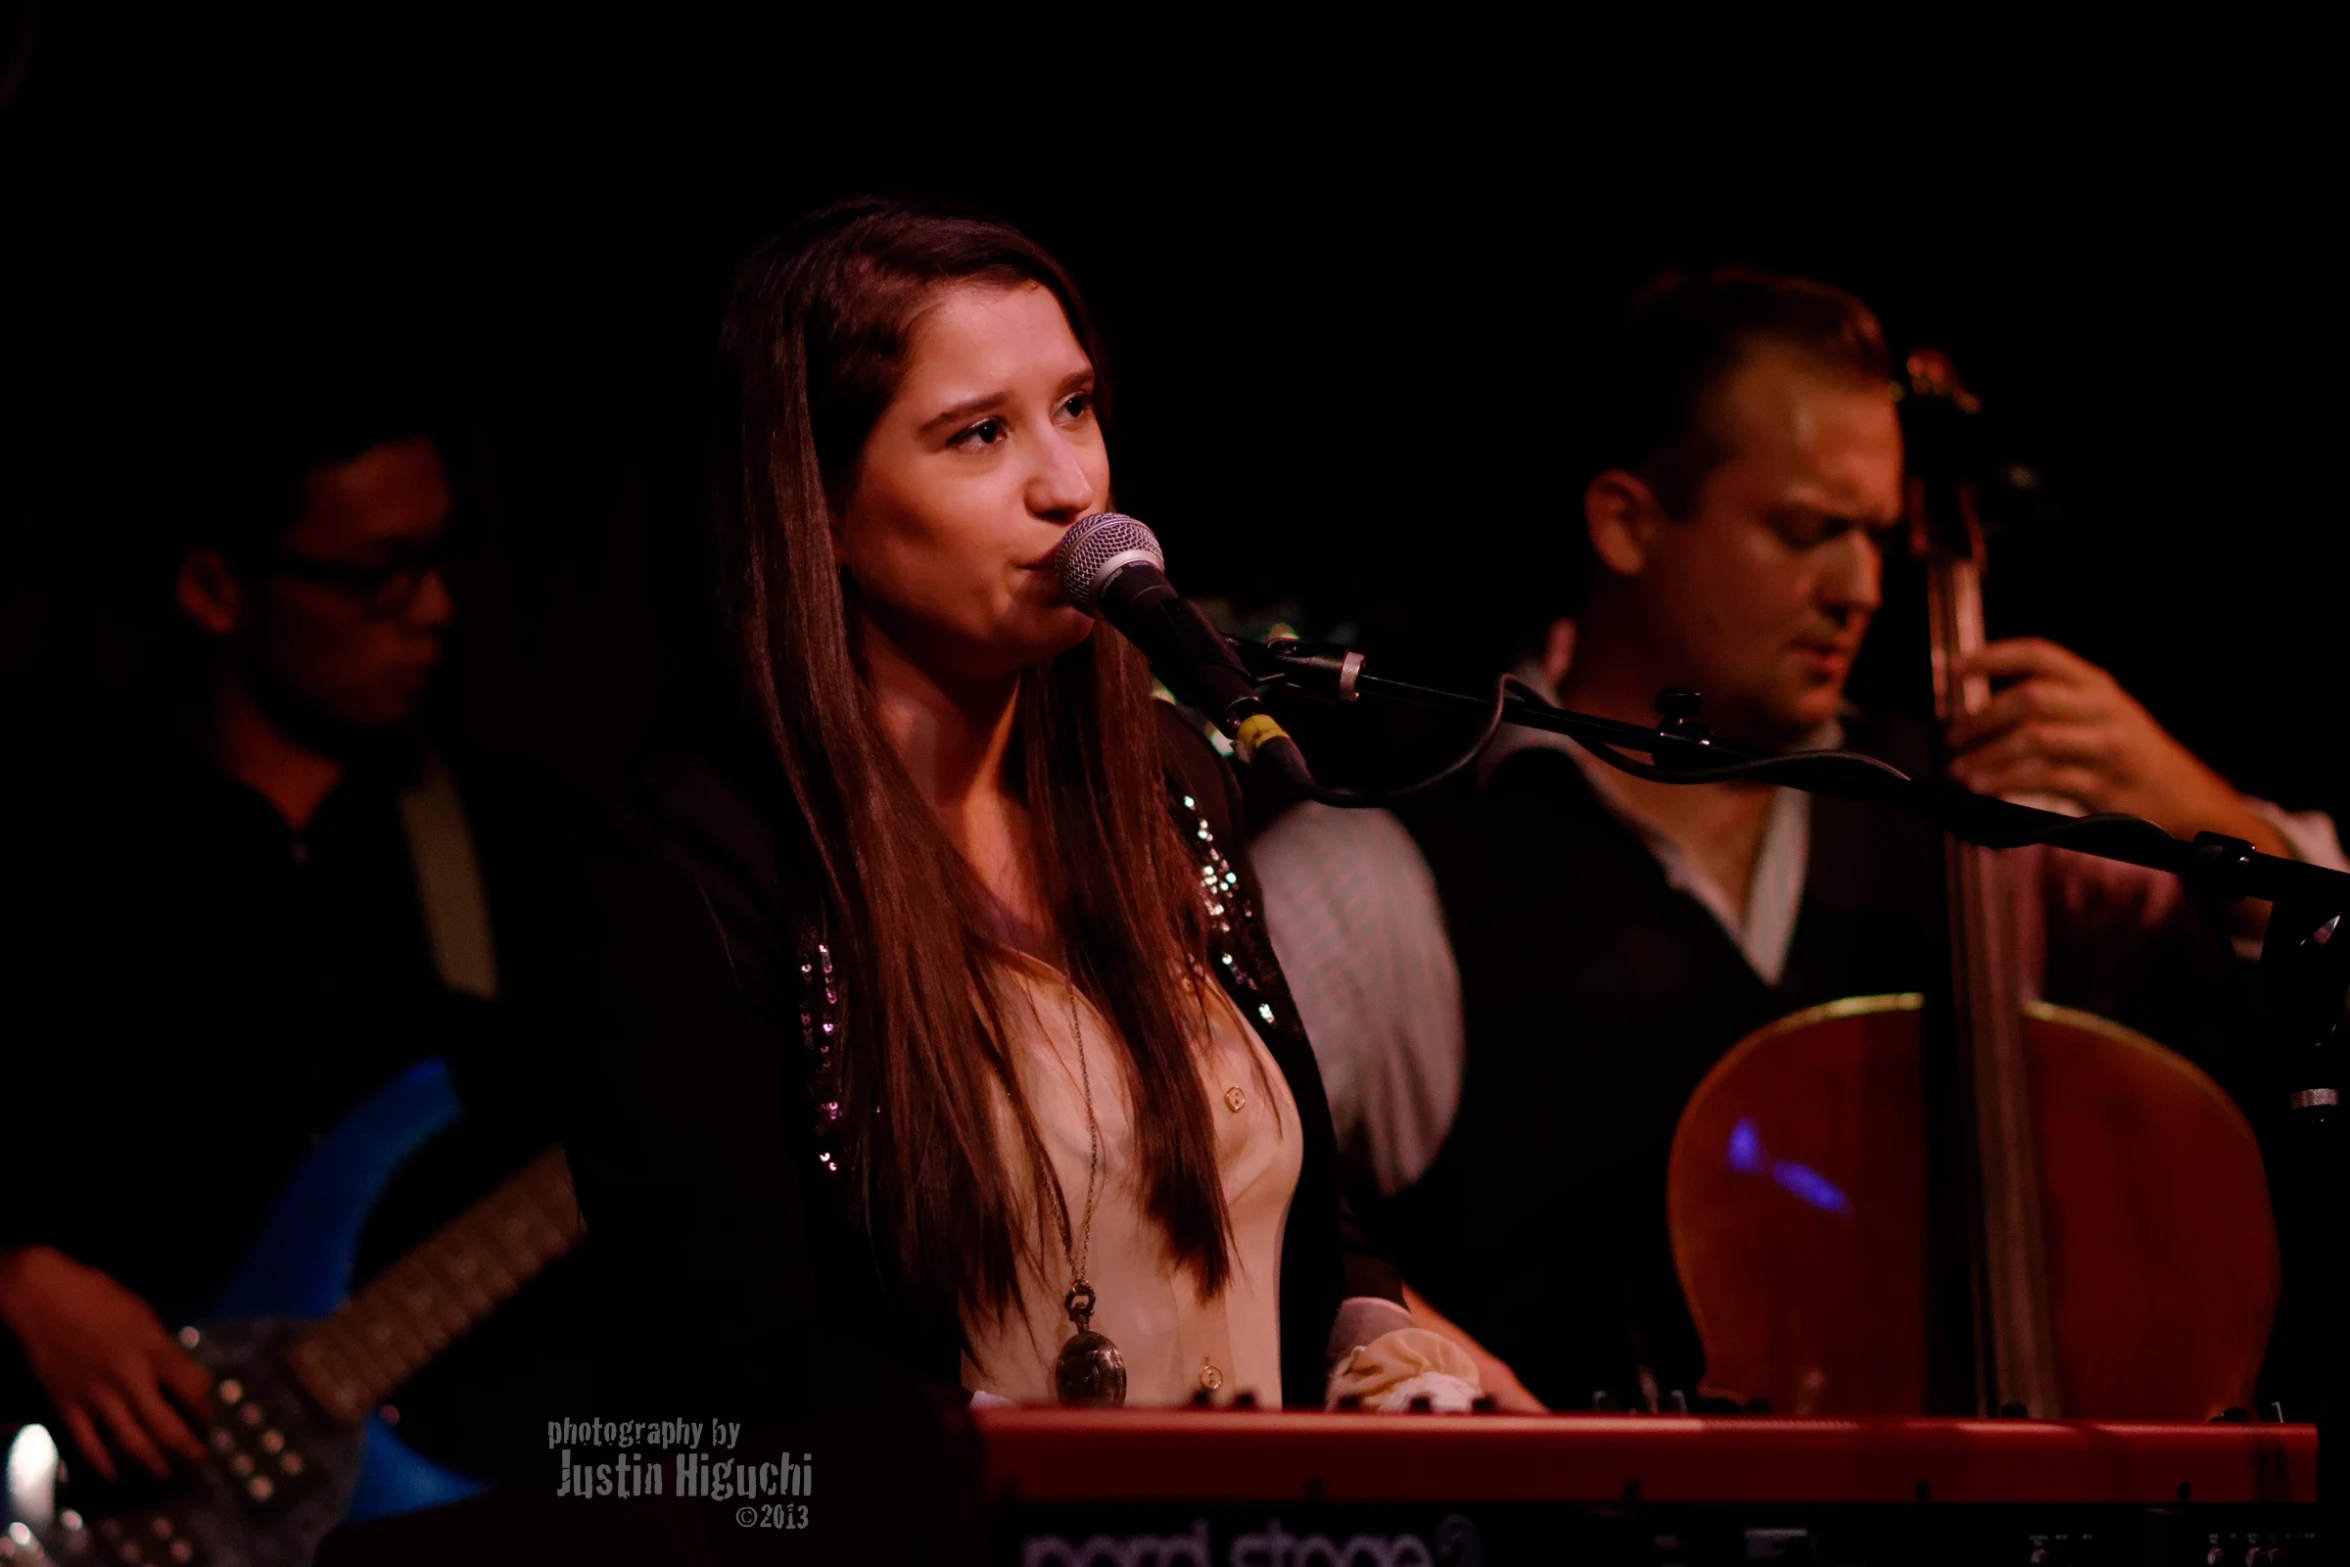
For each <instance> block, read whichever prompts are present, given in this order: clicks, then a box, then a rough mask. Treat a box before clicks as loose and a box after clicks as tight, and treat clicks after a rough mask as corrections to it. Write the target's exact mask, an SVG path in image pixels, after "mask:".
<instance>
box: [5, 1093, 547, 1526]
mask: <svg viewBox="0 0 2350 1567" xmlns="http://www.w3.org/2000/svg"><path fill="white" fill-rule="evenodd" d="M456 1115H457V1097H456V1093H455V1091H454V1089H453V1088H452V1087H451V1085H450V1082H449V1075H448V1071H447V1068H446V1066H445V1065H444V1064H443V1063H442V1062H440V1061H426V1062H422V1063H419V1064H418V1065H417V1066H415V1067H413V1068H411V1069H410V1070H409V1071H407V1072H406V1073H404V1074H402V1075H401V1076H400V1077H398V1078H396V1079H395V1080H393V1081H392V1082H391V1083H389V1084H387V1085H386V1086H385V1087H384V1088H382V1089H381V1090H379V1091H378V1092H377V1093H376V1094H375V1096H374V1097H373V1098H371V1099H369V1100H368V1101H367V1102H365V1103H364V1104H362V1105H361V1106H360V1107H359V1108H358V1109H357V1110H355V1111H353V1112H352V1113H351V1114H350V1116H348V1117H347V1118H346V1119H345V1120H344V1121H343V1123H342V1124H341V1125H340V1126H338V1127H336V1128H335V1130H334V1131H333V1133H331V1134H330V1135H329V1136H328V1137H327V1138H326V1140H325V1141H323V1142H322V1143H320V1144H319V1146H318V1147H317V1148H316V1149H315V1150H314V1151H313V1152H312V1154H311V1156H310V1157H309V1159H308V1160H307V1161H305V1162H304V1164H303V1165H302V1167H301V1169H300V1170H299V1171H297V1172H296V1174H295V1176H294V1179H293V1180H292V1182H291V1183H289V1184H288V1186H287V1187H286V1189H285V1191H284V1193H283V1194H282V1195H281V1196H280V1197H279V1199H278V1202H277V1205H276V1207H275V1208H273V1209H272V1210H271V1212H270V1215H269V1218H268V1220H267V1222H266V1223H265V1224H264V1225H263V1227H262V1231H261V1236H260V1239H259V1240H258V1241H257V1242H256V1243H255V1244H254V1247H253V1249H252V1252H251V1254H250V1255H249V1256H247V1258H246V1259H245V1262H244V1264H243V1265H242V1266H241V1267H240V1268H239V1269H238V1271H237V1273H236V1275H235V1276H234V1277H233V1278H232V1279H231V1280H230V1281H229V1284H228V1287H227V1288H226V1289H225V1290H224V1291H223V1292H222V1295H221V1298H220V1300H219V1303H218V1305H217V1307H216V1309H215V1311H214V1313H213V1315H212V1317H211V1318H210V1319H209V1320H207V1321H205V1322H204V1323H202V1324H200V1325H199V1326H197V1327H192V1328H187V1329H183V1330H182V1332H181V1334H180V1340H181V1342H182V1343H183V1344H185V1345H186V1346H187V1347H188V1350H189V1352H190V1353H192V1354H193V1355H194V1356H195V1357H196V1359H197V1360H199V1361H201V1362H202V1363H203V1364H204V1365H205V1367H206V1368H207V1369H209V1370H210V1371H211V1372H212V1375H213V1378H214V1382H213V1395H212V1411H211V1420H210V1422H209V1425H208V1427H207V1429H206V1431H205V1442H206V1446H207V1447H208V1448H209V1450H210V1451H209V1454H208V1457H207V1459H206V1462H205V1463H204V1464H202V1465H201V1466H199V1467H197V1468H196V1469H195V1470H194V1471H193V1472H192V1473H188V1474H186V1475H184V1476H182V1477H180V1478H178V1479H177V1481H176V1482H175V1483H173V1484H172V1485H170V1487H169V1488H168V1489H166V1490H161V1491H158V1492H157V1493H155V1494H152V1495H145V1496H141V1497H140V1498H139V1499H138V1500H136V1501H135V1502H132V1501H125V1500H122V1498H121V1495H120V1493H98V1494H97V1495H94V1496H91V1497H88V1498H85V1497H83V1496H82V1495H81V1494H80V1491H81V1487H80V1485H79V1484H78V1483H76V1477H74V1476H72V1475H69V1474H67V1473H66V1472H65V1468H66V1466H64V1465H54V1466H51V1467H52V1469H53V1470H54V1473H53V1474H51V1475H43V1474H41V1473H38V1472H37V1471H38V1469H39V1468H40V1467H41V1466H39V1465H37V1464H28V1463H25V1462H21V1461H20V1455H21V1454H22V1453H23V1450H24V1441H23V1439H21V1438H20V1441H19V1446H18V1451H17V1452H12V1454H11V1457H10V1463H9V1485H10V1493H11V1494H10V1498H9V1500H10V1503H11V1512H12V1514H13V1516H14V1518H15V1522H16V1524H17V1525H18V1527H17V1528H14V1529H12V1530H11V1531H10V1534H11V1536H12V1538H11V1539H8V1540H0V1559H5V1558H6V1557H8V1556H10V1555H12V1554H13V1555H15V1556H17V1557H18V1558H19V1559H22V1560H32V1561H37V1560H39V1559H40V1556H41V1555H46V1556H47V1557H48V1558H49V1559H50V1560H52V1561H54V1562H59V1563H66V1564H73V1563H81V1562H88V1563H92V1564H96V1563H101V1562H102V1563H106V1564H108V1567H116V1564H120V1567H145V1564H148V1563H156V1564H162V1563H170V1564H176V1567H301V1564H303V1563H306V1562H308V1561H309V1560H310V1558H311V1556H312V1554H313V1553H314V1552H315V1551H316V1550H317V1548H318V1542H319V1541H320V1540H321V1539H322V1538H323V1537H324V1536H325V1535H326V1532H327V1531H328V1530H329V1529H332V1528H333V1527H334V1526H335V1525H336V1524H338V1523H340V1522H342V1521H343V1520H345V1519H347V1518H369V1517H378V1516H381V1515H383V1514H387V1513H397V1512H406V1511H410V1510H412V1509H415V1508H419V1507H429V1506H432V1505H434V1504H436V1503H440V1502H447V1501H454V1500H456V1499H457V1498H459V1497H462V1496H466V1495H469V1494H471V1493H472V1492H474V1491H475V1490H477V1489H479V1487H478V1486H477V1485H476V1483H475V1482H473V1481H471V1480H468V1479H466V1478H465V1477H464V1476H462V1475H459V1474H456V1473H454V1472H453V1471H451V1470H449V1469H446V1468H443V1467H442V1466H440V1465H438V1464H435V1463H433V1462H432V1461H431V1460H429V1459H426V1458H424V1457H422V1456H420V1455H419V1454H417V1453H416V1452H415V1451H414V1450H412V1449H411V1448H409V1447H408V1446H407V1445H406V1444H404V1443H402V1442H401V1441H400V1439H399V1438H398V1437H397V1436H395V1435H393V1433H392V1431H391V1429H390V1427H388V1426H387V1425H385V1424H384V1423H383V1421H382V1420H381V1419H380V1418H379V1417H378V1416H377V1414H376V1410H377V1408H378V1406H380V1405H381V1404H382V1403H383V1401H384V1399H385V1398H386V1397H387V1396H388V1395H390V1394H391V1393H392V1392H393V1391H394V1390H395V1389H396V1388H398V1387H399V1386H400V1385H401V1384H402V1383H404V1382H406V1381H407V1380H408V1378H410V1377H411V1376H413V1375H415V1374H416V1373H417V1372H418V1371H419V1370H421V1369H422V1368H423V1367H424V1365H425V1364H426V1363H427V1362H428V1361H430V1360H431V1359H433V1357H434V1356H436V1355H438V1354H439V1353H440V1352H441V1351H442V1350H443V1349H445V1348H447V1347H448V1345H449V1344H450V1342H451V1341H452V1340H454V1339H455V1338H456V1337H457V1336H458V1335H459V1334H461V1333H464V1332H465V1331H466V1330H467V1329H469V1328H471V1327H472V1326H473V1325H474V1324H475V1323H477V1322H479V1321H481V1319H482V1318H484V1317H486V1316H488V1315H489V1314H490V1313H491V1312H492V1311H494V1310H495V1309H497V1307H498V1306H499V1305H501V1304H502V1303H503V1302H504V1301H506V1300H507V1299H508V1298H509V1297H511V1296H512V1295H513V1294H514V1293H515V1291H517V1290H519V1289H520V1288H521V1287H522V1286H523V1285H524V1284H525V1283H526V1282H528V1281H529V1280H530V1279H531V1278H532V1277H534V1276H535V1275H536V1274H537V1273H539V1271H540V1270H541V1269H543V1268H545V1267H546V1265H547V1264H548V1263H550V1262H552V1261H554V1260H555V1259H556V1258H557V1257H560V1256H562V1255H563V1254H564V1253H565V1252H566V1251H569V1250H570V1249H571V1247H572V1246H573V1245H574V1244H576V1243H577V1241H578V1240H579V1238H580V1236H581V1235H582V1234H583V1233H584V1230H583V1227H582V1225H581V1223H580V1218H579V1208H578V1205H577V1204H576V1203H575V1202H574V1200H573V1198H572V1194H571V1175H570V1171H569V1170H568V1169H567V1168H566V1167H565V1165H564V1162H563V1151H562V1149H560V1148H549V1149H547V1150H546V1151H545V1152H544V1153H542V1154H540V1155H539V1156H538V1157H537V1158H536V1159H534V1160H532V1161H531V1162H530V1164H528V1165H527V1166H525V1167H524V1168H523V1169H522V1170H521V1172H520V1173H518V1174H516V1175H515V1176H514V1177H513V1178H512V1179H510V1180H508V1181H507V1182H506V1183H505V1184H504V1185H503V1186H501V1187H499V1188H498V1189H497V1190H496V1191H495V1192H493V1193H491V1194H490V1195H489V1196H488V1197H486V1198H484V1199H483V1200H482V1201H481V1202H479V1203H477V1204H475V1205H474V1206H473V1207H472V1208H469V1209H467V1210H466V1211H465V1212H464V1213H462V1214H460V1215H459V1216H458V1217H456V1218H455V1219H452V1220H451V1221H449V1223H447V1224H445V1225H443V1226H442V1227H441V1228H440V1229H439V1230H437V1231H435V1232H434V1233H433V1235H432V1236H431V1237H430V1238H429V1239H427V1240H426V1241H425V1242H424V1243H423V1244H421V1245H419V1246H418V1247H416V1248H415V1249H414V1250H413V1251H411V1252H409V1253H408V1254H407V1255H406V1256H404V1257H402V1258H401V1259H400V1260H399V1261H398V1262H396V1263H394V1264H392V1265H391V1266H390V1267H388V1268H386V1269H385V1270H384V1271H383V1272H382V1273H381V1274H379V1275H378V1276H377V1277H376V1278H374V1279H373V1280H371V1281H369V1283H368V1285H367V1287H366V1288H364V1289H362V1290H360V1291H358V1292H357V1293H356V1294H353V1293H352V1292H351V1274H352V1268H353V1263H354V1260H355V1258H356V1257H357V1254H358V1250H359V1240H360V1235H361V1232H362V1230H363V1229H364V1228H365V1225H366V1222H367V1217H368V1214H369V1212H370V1211H371V1210H372V1209H373V1208H374V1206H375V1204H376V1201H377V1199H378V1198H379V1197H381V1195H382V1194H383V1191H384V1189H385V1188H386V1187H387V1186H388V1185H389V1184H390V1182H391V1179H392V1176H393V1175H394V1173H395V1172H397V1171H398V1170H399V1168H400V1167H401V1165H403V1164H404V1163H405V1162H406V1161H407V1160H408V1159H409V1157H410V1156H411V1155H413V1154H414V1153H415V1152H416V1151H417V1150H418V1149H420V1148H422V1147H423V1146H424V1145H425V1144H426V1143H427V1142H429V1141H430V1140H431V1139H432V1138H433V1137H434V1136H435V1135H436V1134H437V1133H439V1132H440V1131H441V1130H442V1129H444V1128H445V1127H447V1126H448V1125H449V1124H450V1123H451V1122H452V1121H454V1120H455V1119H456ZM36 1553H39V1554H36Z"/></svg>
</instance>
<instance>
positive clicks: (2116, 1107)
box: [1668, 995, 2278, 1420]
mask: <svg viewBox="0 0 2350 1567" xmlns="http://www.w3.org/2000/svg"><path fill="white" fill-rule="evenodd" d="M1923 1018H1924V1014H1923V1010H1922V1006H1921V998H1919V997H1917V996H1914V995H1911V996H1871V997H1860V998H1856V999H1853V1000H1849V1001H1839V1002H1834V1003H1831V1004H1830V1005H1828V1006H1824V1007H1817V1008H1814V1009H1812V1010H1811V1011H1808V1012H1801V1013H1797V1014H1796V1015H1794V1016H1793V1017H1789V1018H1785V1019H1782V1020H1781V1021H1780V1022H1777V1023H1774V1024H1772V1025H1770V1026H1769V1027H1767V1028H1764V1029H1761V1030H1759V1031H1757V1032H1756V1033H1754V1034H1752V1035H1750V1036H1748V1037H1747V1038H1746V1039H1745V1040H1743V1041H1741V1042H1740V1043H1739V1044H1738V1045H1737V1046H1736V1047H1735V1048H1734V1049H1732V1050H1731V1052H1730V1053H1729V1054H1728V1055H1727V1056H1725V1057H1724V1058H1723V1059H1722V1061H1721V1063H1720V1064H1719V1065H1717V1066H1716V1067H1715V1068H1714V1070H1713V1071H1712V1072H1711V1073H1710V1074H1709V1075H1708V1076H1707V1077H1706V1079H1705V1081H1704V1082H1703V1083H1702V1084H1700V1085H1699V1087H1698V1090H1697V1092H1696V1093H1695V1094H1694V1095H1693V1096H1692V1097H1691V1099H1690V1102H1689V1106H1688V1108H1687V1110H1686V1111H1685V1112H1684V1113H1683V1115H1682V1118H1681V1124H1680V1129H1679V1131H1678V1132H1677V1133H1676V1135H1675V1137H1674V1140H1673V1152H1672V1163H1671V1177H1670V1187H1669V1196H1668V1214H1669V1218H1670V1222H1671V1226H1672V1236H1673V1251H1674V1256H1675V1259H1676V1261H1677V1262H1678V1264H1679V1268H1680V1272H1681V1281H1682V1287H1683V1289H1684V1290H1685V1291H1686V1293H1687V1295H1688V1298H1689V1303H1690V1310H1691V1314H1692V1316H1693V1317H1694V1318H1695V1319H1696V1322H1697V1328H1698V1333H1699V1336H1700V1337H1701V1338H1702V1340H1703V1341H1704V1344H1705V1351H1706V1367H1707V1369H1706V1385H1707V1391H1709V1392H1712V1393H1715V1394H1718V1395H1722V1396H1727V1397H1733V1398H1737V1399H1740V1400H1742V1401H1746V1400H1753V1399H1757V1398H1766V1399H1768V1400H1769V1401H1770V1403H1771V1407H1772V1408H1773V1409H1775V1410H1778V1411H1781V1412H1786V1413H1798V1414H1837V1415H1865V1414H1915V1413H1918V1412H1920V1411H1924V1410H1927V1409H1929V1408H1931V1407H1932V1402H1933V1393H1932V1383H1933V1364H1932V1361H1933V1355H1934V1352H1935V1344H1936V1335H1937V1326H1936V1323H1935V1321H1934V1320H1933V1305H1934V1290H1935V1285H1934V1278H1935V1269H1936V1258H1935V1256H1934V1244H1935V1242H1934V1237H1935V1228H1934V1226H1933V1224H1932V1222H1931V1214H1932V1211H1933V1210H1932V1202H1931V1196H1930V1192H1929V1180H1928V1148H1929V1147H1930V1145H1931V1142H1932V1138H1933V1136H1934V1135H1935V1133H1934V1129H1933V1128H1932V1127H1931V1126H1930V1125H1929V1123H1928V1119H1927V1117H1928V1108H1927V1106H1928V1104H1929V1100H1928V1096H1927V1094H1926V1091H1925V1090H1926V1074H1925V1065H1924V1063H1925V1035H1924V1027H1923ZM2023 1039H2024V1048H2025V1054H2026V1056H2027V1058H2028V1061H2029V1067H2030V1075H2031V1080H2032V1084H2031V1086H2032V1105H2033V1114H2034V1120H2035V1123H2036V1133H2037V1136H2036V1143H2037V1151H2038V1154H2039V1176H2040V1191H2041V1201H2042V1205H2043V1210H2042V1211H2043V1232H2044V1245H2045V1248H2046V1269H2047V1293H2048V1301H2049V1315H2050V1318H2051V1321H2052V1326H2053V1329H2054V1337H2055V1348H2056V1367H2057V1380H2058V1384H2059V1387H2060V1390H2061V1400H2062V1402H2061V1406H2060V1407H2061V1410H2062V1412H2063V1413H2064V1414H2066V1415H2068V1416H2073V1417H2077V1418H2091V1419H2109V1420H2112V1419H2149V1420H2152V1419H2174V1420H2195V1419H2206V1418H2208V1417H2210V1416H2212V1415H2215V1414H2218V1413H2219V1412H2221V1411H2222V1410H2225V1409H2228V1408H2230V1407H2248V1406H2249V1405H2250V1403H2251V1401H2252V1384H2253V1378H2254V1377H2255V1375H2256V1374H2257V1373H2258V1371H2259V1369H2260V1357H2261V1352H2262V1350H2263V1348H2264V1346H2265V1345H2266V1343H2267V1338H2268V1328H2269V1321H2270V1318H2271V1316H2272V1315H2273V1314H2274V1312H2275V1308H2276V1297H2277V1286H2278V1259H2277V1244H2276V1232H2275V1229H2274V1227H2273V1225H2272V1224H2271V1223H2270V1222H2268V1211H2269V1210H2268V1187H2267V1181H2266V1177H2265V1175H2264V1174H2263V1171H2262V1166H2261V1159H2260V1151H2259V1148H2258V1147H2257V1145H2256V1144H2255V1142H2254V1140H2253V1136H2252V1131H2251V1128H2250V1127H2249V1126H2247V1125H2246V1124H2245V1121H2244V1118H2243V1116H2242V1114H2241V1113H2240V1112H2238V1110H2237V1109H2236V1107H2235V1105H2234V1104H2233V1103H2232V1102H2230V1101H2229V1099H2228V1097H2227V1096H2226V1095H2225V1094H2224V1093H2223V1092H2222V1091H2221V1090H2220V1089H2219V1087H2218V1086H2217V1085H2216V1084H2214V1083H2213V1082H2212V1081H2211V1080H2210V1078H2208V1077H2206V1076H2205V1075H2204V1074H2203V1073H2202V1072H2200V1071H2198V1070H2197V1069H2196V1068H2195V1067H2194V1066H2193V1065H2191V1064H2190V1063H2188V1062H2187V1061H2185V1060H2183V1059H2181V1058H2180V1057H2178V1056H2176V1055H2174V1054H2172V1053H2171V1052H2169V1051H2167V1050H2165V1049H2163V1048H2162V1047H2161V1046H2159V1045H2157V1044H2155V1043H2154V1042H2153V1041H2151V1040H2149V1039H2146V1038H2144V1037H2143V1036H2141V1035H2138V1034H2135V1033H2132V1032H2131V1031H2130V1030H2128V1029H2125V1028H2123V1027H2121V1026H2120V1025H2118V1024H2114V1023H2109V1022H2107V1021H2105V1020H2104V1019H2102V1018H2096V1017H2091V1016H2089V1015H2087V1014H2085V1013H2080V1012H2072V1011H2067V1010H2065V1009H2063V1008H2060V1007H2052V1006H2048V1005H2045V1004H2043V1003H2037V1002H2035V1003H2031V1004H2029V1005H2027V1007H2026V1008H2025V1016H2024V1029H2023ZM2248 1216H2249V1217H2248Z"/></svg>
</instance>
